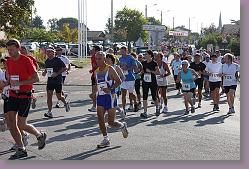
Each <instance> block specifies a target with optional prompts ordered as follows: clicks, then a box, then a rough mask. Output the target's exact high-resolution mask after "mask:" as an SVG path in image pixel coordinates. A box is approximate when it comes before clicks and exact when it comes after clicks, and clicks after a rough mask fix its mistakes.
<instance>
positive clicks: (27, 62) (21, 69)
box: [6, 54, 37, 98]
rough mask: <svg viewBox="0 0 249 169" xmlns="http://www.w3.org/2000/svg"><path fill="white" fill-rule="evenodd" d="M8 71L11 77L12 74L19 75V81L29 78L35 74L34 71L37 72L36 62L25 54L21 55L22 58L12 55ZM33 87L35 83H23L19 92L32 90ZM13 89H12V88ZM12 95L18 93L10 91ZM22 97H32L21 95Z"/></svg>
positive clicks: (8, 63)
mask: <svg viewBox="0 0 249 169" xmlns="http://www.w3.org/2000/svg"><path fill="white" fill-rule="evenodd" d="M6 63H7V72H8V75H9V78H11V76H13V75H14V76H15V75H16V76H19V81H24V80H29V79H31V77H32V76H33V74H34V73H36V72H37V70H36V68H35V65H34V63H33V62H32V60H31V59H29V58H28V57H27V56H25V55H22V54H21V55H20V58H18V60H14V59H13V58H12V57H10V58H9V59H8V60H7V62H6ZM32 88H33V84H30V85H21V86H20V89H19V90H18V91H19V92H27V91H31V90H32ZM10 90H11V89H10ZM10 96H12V97H16V95H15V94H14V93H12V92H10ZM20 98H30V97H27V96H20Z"/></svg>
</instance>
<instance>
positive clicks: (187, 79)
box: [181, 69, 196, 89]
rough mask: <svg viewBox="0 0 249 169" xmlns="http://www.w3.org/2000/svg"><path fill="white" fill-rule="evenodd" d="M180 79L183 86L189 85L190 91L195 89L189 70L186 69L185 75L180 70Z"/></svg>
mask: <svg viewBox="0 0 249 169" xmlns="http://www.w3.org/2000/svg"><path fill="white" fill-rule="evenodd" d="M181 79H182V82H183V84H189V85H190V89H193V88H196V86H195V82H194V76H193V74H192V71H191V70H190V69H188V71H187V73H185V72H183V70H181Z"/></svg>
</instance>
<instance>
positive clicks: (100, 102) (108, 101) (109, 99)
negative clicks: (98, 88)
mask: <svg viewBox="0 0 249 169" xmlns="http://www.w3.org/2000/svg"><path fill="white" fill-rule="evenodd" d="M97 106H101V107H103V108H104V109H105V110H109V109H113V108H115V107H117V99H116V96H115V95H109V94H106V95H99V96H97Z"/></svg>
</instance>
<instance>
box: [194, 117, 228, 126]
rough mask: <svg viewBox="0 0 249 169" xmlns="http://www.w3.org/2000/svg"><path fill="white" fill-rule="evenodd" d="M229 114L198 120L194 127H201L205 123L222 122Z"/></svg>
mask: <svg viewBox="0 0 249 169" xmlns="http://www.w3.org/2000/svg"><path fill="white" fill-rule="evenodd" d="M230 116H231V115H221V116H219V117H213V118H210V119H207V120H198V121H197V124H196V125H195V126H196V127H202V126H205V125H214V124H222V123H224V120H225V119H226V118H228V117H230Z"/></svg>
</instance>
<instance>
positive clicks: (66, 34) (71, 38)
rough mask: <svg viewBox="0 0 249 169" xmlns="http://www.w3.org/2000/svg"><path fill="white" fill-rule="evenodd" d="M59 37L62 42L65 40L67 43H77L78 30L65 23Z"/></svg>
mask: <svg viewBox="0 0 249 169" xmlns="http://www.w3.org/2000/svg"><path fill="white" fill-rule="evenodd" d="M59 36H60V38H61V40H63V41H64V42H66V43H70V42H73V43H75V42H77V40H78V30H77V29H70V27H69V24H67V23H65V24H64V25H63V29H62V31H60V34H59Z"/></svg>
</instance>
